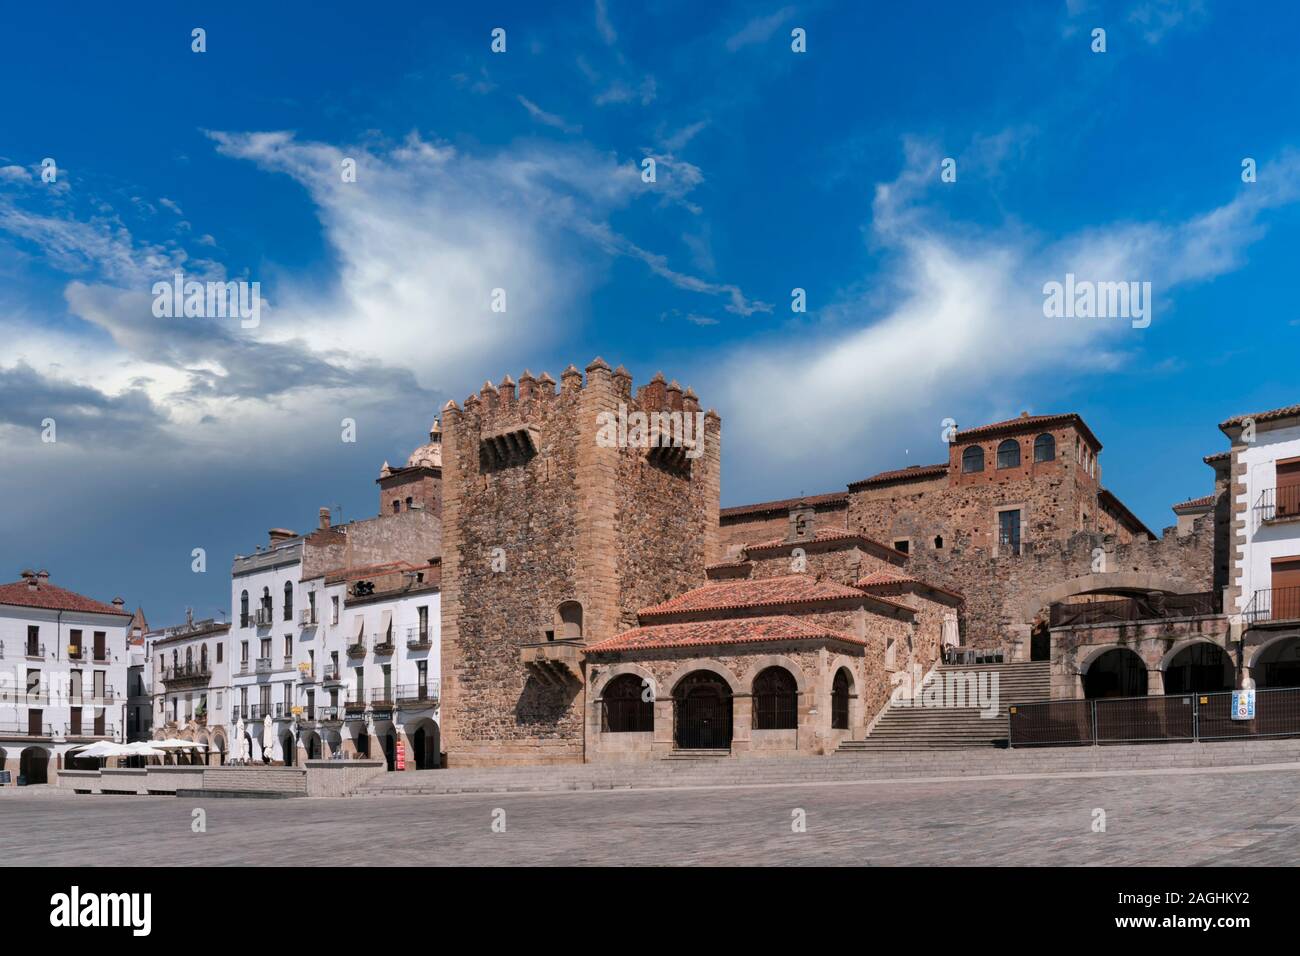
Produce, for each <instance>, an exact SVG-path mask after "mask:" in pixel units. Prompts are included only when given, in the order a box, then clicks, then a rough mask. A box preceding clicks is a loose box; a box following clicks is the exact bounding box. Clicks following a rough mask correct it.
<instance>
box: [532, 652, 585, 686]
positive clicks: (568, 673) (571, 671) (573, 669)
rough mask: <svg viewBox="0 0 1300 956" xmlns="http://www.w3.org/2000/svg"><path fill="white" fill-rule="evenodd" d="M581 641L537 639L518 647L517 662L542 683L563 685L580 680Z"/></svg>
mask: <svg viewBox="0 0 1300 956" xmlns="http://www.w3.org/2000/svg"><path fill="white" fill-rule="evenodd" d="M583 646H584V645H583V643H582V641H575V640H558V641H539V642H537V643H536V644H525V645H523V646H522V647H521V648H520V649H519V662H520V663H521V664H523V665H524V667H525V668H526V669H527V671H528V673H529V674H531V675H532V676H533V677H536V678H537V679H538V680H539V681H541V682H542V683H543V684H547V685H550V686H552V687H564V686H566V685H568V684H570V683H572V682H574V681H577V682H579V683H581V681H582V676H581V675H582V648H583Z"/></svg>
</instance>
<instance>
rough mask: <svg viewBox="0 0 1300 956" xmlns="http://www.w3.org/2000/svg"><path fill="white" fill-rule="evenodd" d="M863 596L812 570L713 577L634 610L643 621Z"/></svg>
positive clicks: (859, 592) (857, 591) (855, 590)
mask: <svg viewBox="0 0 1300 956" xmlns="http://www.w3.org/2000/svg"><path fill="white" fill-rule="evenodd" d="M862 597H863V594H862V592H861V591H859V590H857V589H856V588H851V587H849V586H847V585H844V584H836V583H835V582H834V581H827V580H824V579H823V580H818V579H817V578H816V577H814V576H813V575H811V574H787V575H784V576H782V577H777V578H758V579H752V578H742V579H740V580H735V581H715V582H712V583H709V584H706V585H704V586H703V587H698V588H695V589H694V590H691V591H687V592H686V593H685V594H679V595H677V596H676V597H675V598H670V599H669V600H667V601H664V602H663V603H662V604H655V605H653V606H652V607H645V608H642V609H641V610H640V611H639V612H637V616H638V617H639V618H640V619H641V620H642V621H644V620H646V619H647V618H655V617H665V616H667V615H672V614H690V613H693V612H698V611H725V610H736V609H740V608H753V607H780V606H782V605H790V604H816V603H820V602H825V601H840V600H844V599H846V598H848V599H854V598H858V599H860V598H862ZM890 603H894V602H890ZM899 606H900V607H901V606H902V605H899ZM909 610H910V608H909Z"/></svg>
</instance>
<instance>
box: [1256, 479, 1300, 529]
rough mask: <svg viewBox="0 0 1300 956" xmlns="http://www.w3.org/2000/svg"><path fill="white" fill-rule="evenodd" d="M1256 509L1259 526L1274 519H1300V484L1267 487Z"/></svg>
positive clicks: (1257, 502) (1261, 494)
mask: <svg viewBox="0 0 1300 956" xmlns="http://www.w3.org/2000/svg"><path fill="white" fill-rule="evenodd" d="M1254 511H1255V524H1256V526H1257V527H1258V526H1259V525H1261V524H1268V523H1269V522H1272V521H1300V485H1291V486H1290V487H1286V488H1265V489H1264V490H1263V491H1262V492H1260V495H1259V500H1258V501H1256V502H1255V509H1254Z"/></svg>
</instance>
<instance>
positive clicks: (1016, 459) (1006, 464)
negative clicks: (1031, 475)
mask: <svg viewBox="0 0 1300 956" xmlns="http://www.w3.org/2000/svg"><path fill="white" fill-rule="evenodd" d="M1019 465H1020V442H1018V441H1016V440H1015V439H1014V438H1008V439H1007V440H1006V441H1004V442H1003V443H1002V444H1000V445H998V467H999V468H1017V467H1019Z"/></svg>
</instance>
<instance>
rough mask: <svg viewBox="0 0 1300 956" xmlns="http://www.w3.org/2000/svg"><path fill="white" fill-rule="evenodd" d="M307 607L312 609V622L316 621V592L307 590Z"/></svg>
mask: <svg viewBox="0 0 1300 956" xmlns="http://www.w3.org/2000/svg"><path fill="white" fill-rule="evenodd" d="M307 609H308V610H309V611H311V622H312V623H313V624H315V623H316V592H315V591H308V592H307Z"/></svg>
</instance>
